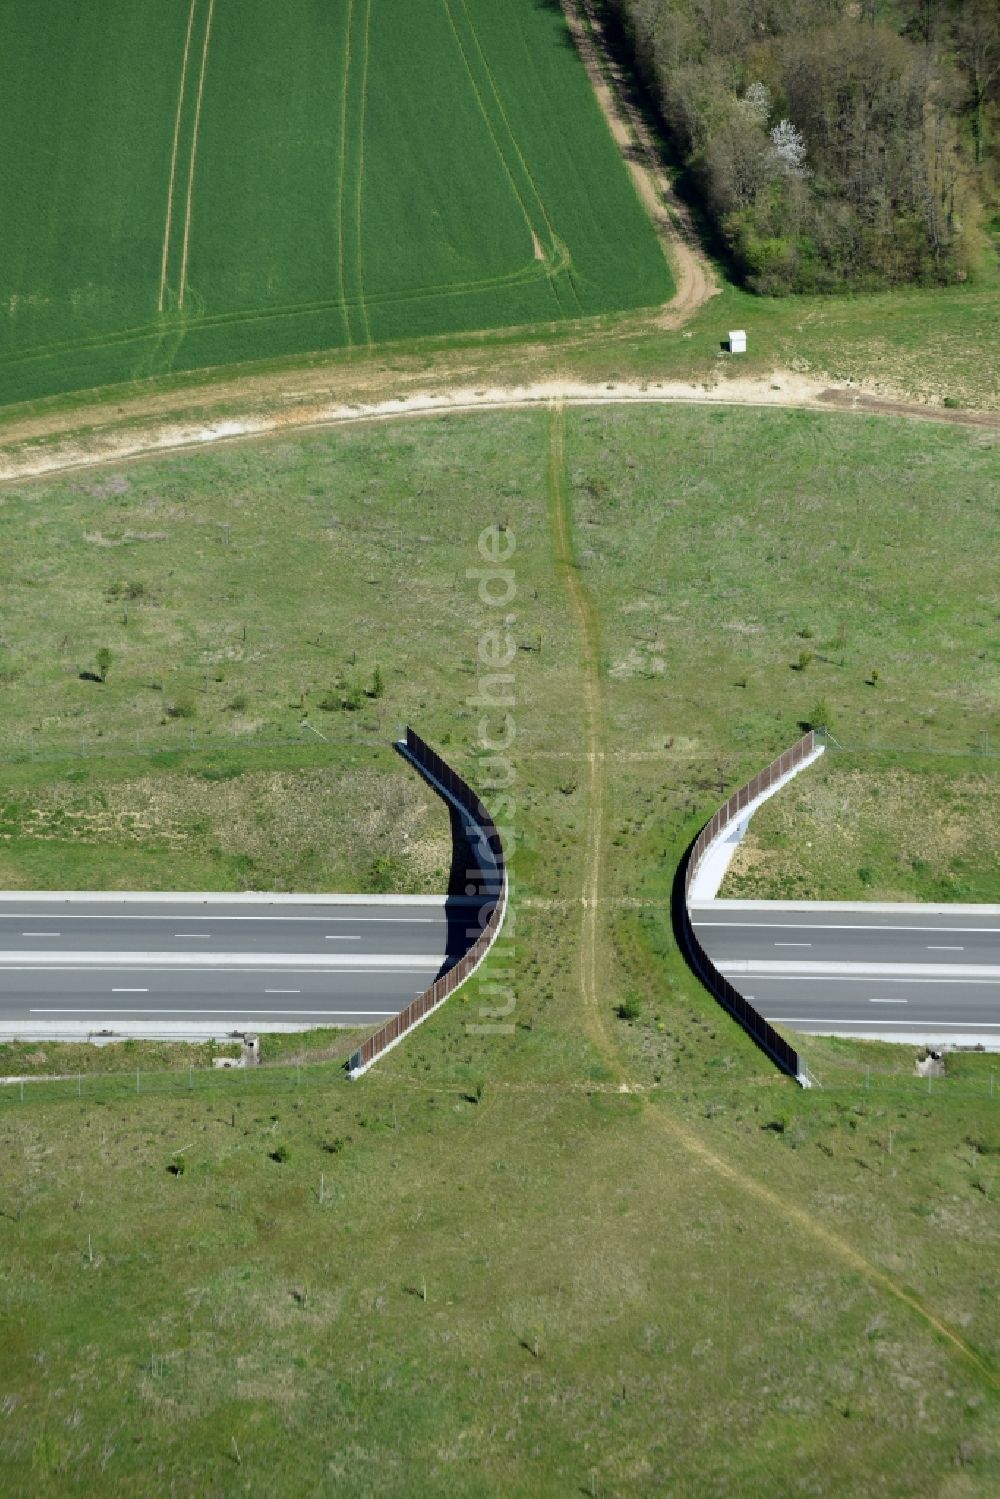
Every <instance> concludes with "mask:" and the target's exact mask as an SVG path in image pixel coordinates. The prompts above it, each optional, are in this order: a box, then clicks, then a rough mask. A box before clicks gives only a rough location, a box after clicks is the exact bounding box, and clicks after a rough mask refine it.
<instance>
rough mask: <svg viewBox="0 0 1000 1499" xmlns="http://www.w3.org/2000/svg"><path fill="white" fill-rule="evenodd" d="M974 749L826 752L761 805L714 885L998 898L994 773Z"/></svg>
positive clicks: (757, 895) (735, 890)
mask: <svg viewBox="0 0 1000 1499" xmlns="http://www.w3.org/2000/svg"><path fill="white" fill-rule="evenodd" d="M981 767H982V762H981V761H978V762H977V760H975V759H968V760H965V759H956V760H954V761H952V762H950V763H949V762H947V761H944V762H942V760H941V759H940V758H938V759H936V760H930V761H928V762H924V763H922V762H921V759H920V757H919V756H913V757H910V756H907V757H906V759H905V761H904V762H903V764H902V765H900V762H899V761H898V760H895V761H894V760H893V757H892V756H873V755H840V754H837V753H833V754H830V755H829V756H828V758H827V759H825V760H824V761H823V762H822V763H821V764H820V765H819V766H817V768H816V771H815V773H814V774H812V775H808V776H802V777H801V778H800V779H799V780H797V781H795V782H794V783H793V784H792V785H791V786H790V787H789V788H788V791H787V793H785V794H783V795H782V796H780V797H775V798H774V799H773V801H771V802H769V803H768V804H767V805H766V807H764V808H762V809H761V811H760V812H759V813H757V814H756V815H755V817H754V819H753V822H752V823H751V824H750V831H749V833H748V835H747V838H746V839H745V841H744V842H743V843H742V844H741V845H740V847H739V849H737V851H736V855H735V857H734V859H733V862H732V864H731V866H730V869H729V872H728V874H727V876H726V879H725V882H724V883H723V887H722V890H721V891H720V894H721V895H723V896H734V897H739V898H743V899H760V900H781V899H785V900H906V901H914V900H919V901H974V902H987V903H998V902H1000V776H998V774H997V772H996V770H995V769H987V770H985V771H984V770H983V769H982V768H981Z"/></svg>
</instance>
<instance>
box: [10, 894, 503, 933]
mask: <svg viewBox="0 0 1000 1499" xmlns="http://www.w3.org/2000/svg"><path fill="white" fill-rule="evenodd" d="M474 904H476V905H479V904H482V902H479V901H476V902H475V903H474ZM61 914H62V919H63V921H252V922H255V923H256V922H264V921H284V922H293V921H316V922H321V923H322V924H323V925H324V926H332V925H333V923H334V922H339V921H344V922H350V924H351V925H352V926H355V925H356V926H362V925H365V926H368V925H372V924H376V925H389V926H444V925H445V924H446V922H447V917H446V916H444V915H442V916H198V915H196V914H195V913H194V912H193V911H174V912H171V913H170V914H168V915H166V916H158V915H156V914H154V913H153V912H152V911H143V912H142V913H141V915H139V916H131V915H126V914H125V913H124V912H121V911H115V912H112V913H111V914H110V915H101V914H100V913H99V912H97V911H87V912H85V913H83V914H82V915H78V914H77V913H76V912H75V911H63V912H62V913H61ZM32 919H34V920H37V921H44V920H45V917H44V915H42V913H41V912H36V911H30V912H29V913H28V915H27V916H25V913H24V912H23V911H0V921H30V920H32ZM43 935H44V936H48V935H50V934H49V933H47V932H46V933H43ZM51 935H52V936H55V937H58V936H59V933H58V932H53V933H52V934H51Z"/></svg>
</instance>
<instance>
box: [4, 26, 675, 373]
mask: <svg viewBox="0 0 1000 1499" xmlns="http://www.w3.org/2000/svg"><path fill="white" fill-rule="evenodd" d="M40 8H41V10H43V11H44V13H45V15H44V22H43V21H42V19H41V17H40V16H39V7H37V6H26V5H24V4H23V3H20V0H0V22H2V27H3V36H4V46H3V50H2V54H0V87H2V92H3V98H4V108H3V111H2V114H0V195H2V199H3V204H4V210H3V214H2V218H0V402H12V401H18V400H24V399H30V398H33V397H37V396H41V395H47V394H49V393H54V392H60V391H67V390H74V389H81V388H86V387H90V386H96V385H100V384H107V383H114V382H119V381H128V380H132V379H135V378H142V377H146V376H150V375H154V374H162V373H166V372H169V371H183V370H191V369H197V368H202V367H205V366H209V365H221V364H228V363H230V362H238V361H243V360H248V359H261V358H270V357H275V356H287V355H294V354H298V353H302V352H305V351H312V350H319V349H326V348H353V349H367V348H369V347H370V346H372V345H373V344H377V343H381V342H382V341H385V340H394V339H400V338H405V337H409V336H412V335H416V334H435V333H444V332H453V331H456V330H463V329H465V330H468V329H477V328H489V327H497V326H510V325H522V324H529V323H539V322H544V323H551V322H554V321H558V320H561V319H565V318H573V317H579V316H580V315H581V314H591V313H599V312H605V311H610V310H620V309H625V308H636V307H643V306H650V305H653V304H656V303H658V302H661V301H663V300H664V299H665V298H666V297H668V296H669V294H670V290H671V283H670V277H669V273H668V270H667V267H666V263H665V261H664V258H663V255H662V252H661V250H660V247H659V245H658V242H657V240H656V237H655V234H654V232H653V229H652V226H651V225H650V223H649V221H648V219H647V217H646V216H645V214H644V212H643V210H642V208H641V206H640V204H639V201H638V199H637V197H636V195H635V192H634V190H633V187H632V185H631V183H630V181H629V178H628V175H627V172H626V169H625V166H624V164H623V162H622V160H621V157H620V154H619V152H618V150H617V148H616V146H615V145H614V143H613V141H612V139H611V136H610V133H609V131H608V129H607V126H606V124H605V122H604V120H603V118H602V116H601V113H600V110H599V107H598V105H597V102H596V100H595V98H594V96H593V93H592V91H591V88H590V85H589V83H588V81H587V77H586V74H585V72H584V70H583V67H582V64H581V63H580V60H579V58H578V56H577V55H576V53H575V51H574V50H573V47H572V44H571V41H570V38H569V34H568V32H567V30H566V28H565V24H564V22H563V20H562V16H561V13H560V12H559V10H558V7H556V6H552V5H539V4H538V3H536V0H410V3H408V4H406V5H399V4H392V5H387V4H384V3H377V0H331V3H329V4H326V5H322V6H317V5H315V4H313V3H311V0H285V3H283V4H281V5H280V6H275V5H273V4H270V3H267V0H239V3H238V4H237V3H236V0H103V3H102V4H101V5H100V6H86V7H79V6H65V5H62V4H60V3H59V0H43V3H42V5H41V7H40Z"/></svg>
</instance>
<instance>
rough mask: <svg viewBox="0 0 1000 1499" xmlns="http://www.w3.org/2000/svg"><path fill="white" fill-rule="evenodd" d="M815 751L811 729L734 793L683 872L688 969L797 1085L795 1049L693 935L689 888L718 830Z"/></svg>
mask: <svg viewBox="0 0 1000 1499" xmlns="http://www.w3.org/2000/svg"><path fill="white" fill-rule="evenodd" d="M815 748H816V735H815V734H814V733H813V731H812V730H811V729H810V731H809V733H808V734H803V736H802V738H801V739H800V740H799V741H798V743H796V744H793V745H792V747H791V749H787V750H785V752H784V754H783V755H779V756H778V758H777V760H773V761H772V762H771V764H770V765H768V766H767V768H766V769H765V770H761V771H758V773H757V774H756V775H755V776H754V777H753V779H752V780H750V781H747V783H746V785H745V786H741V787H740V788H739V790H738V791H734V792H733V794H732V796H731V797H730V798H729V800H728V801H726V802H725V803H724V804H723V805H722V806H721V807H720V808H719V810H718V811H717V812H716V813H715V815H714V817H712V819H711V821H710V822H707V823H706V824H705V826H704V827H703V828H702V830H701V832H700V833H699V834H698V837H697V838H696V839H695V841H694V844H693V845H692V848H691V852H690V854H689V855H688V861H687V868H686V869H685V872H684V910H683V923H684V939H685V942H686V944H687V949H688V957H689V959H690V961H691V966H692V967H693V968H694V970H695V972H696V973H697V974H698V977H699V978H700V979H701V981H702V983H703V984H704V985H705V987H706V989H708V990H709V991H710V992H711V993H712V994H714V996H715V998H716V999H717V1000H718V1001H719V1003H720V1004H721V1005H722V1006H723V1007H724V1008H725V1009H726V1010H728V1011H729V1013H730V1015H732V1016H733V1018H734V1019H735V1020H738V1021H739V1023H740V1025H742V1027H743V1029H744V1030H745V1031H746V1032H747V1034H748V1035H749V1036H751V1037H752V1038H753V1040H754V1041H756V1042H757V1045H758V1046H760V1047H761V1048H762V1049H763V1050H764V1051H766V1052H767V1053H768V1055H769V1056H770V1057H771V1058H772V1059H773V1060H774V1061H775V1062H777V1064H778V1066H779V1067H780V1068H781V1069H782V1070H783V1071H784V1072H788V1073H790V1074H791V1076H792V1077H794V1078H796V1079H798V1080H799V1081H800V1082H801V1081H803V1079H804V1077H805V1072H804V1069H803V1067H802V1064H801V1062H800V1061H799V1054H798V1052H797V1051H796V1050H795V1049H794V1047H791V1046H789V1044H788V1042H787V1041H786V1040H785V1038H784V1037H783V1036H779V1035H778V1032H777V1031H776V1030H775V1029H774V1027H773V1026H772V1025H770V1024H769V1022H768V1021H766V1020H765V1019H764V1017H763V1015H761V1014H760V1013H759V1011H757V1010H755V1009H754V1007H753V1005H752V1004H751V1003H750V1001H749V1000H747V999H745V998H744V997H743V995H742V994H741V993H740V992H739V990H738V989H734V988H733V985H732V984H731V983H730V982H729V980H728V979H727V978H726V977H725V975H724V974H721V973H720V972H719V970H718V969H717V968H716V966H715V964H714V963H713V962H712V960H711V958H710V957H709V956H708V954H707V953H706V952H705V949H704V948H703V947H702V945H701V943H700V942H699V941H698V938H697V936H696V935H695V931H694V927H693V925H692V923H691V913H690V910H689V907H688V898H689V896H690V892H691V884H692V882H693V880H694V877H695V874H696V873H697V871H698V866H699V865H700V863H701V861H702V859H703V858H704V857H705V851H706V849H707V848H708V846H709V844H710V843H712V842H714V840H715V839H716V838H717V837H718V835H719V834H720V833H721V832H722V830H723V829H724V828H726V827H728V825H729V824H730V823H731V822H732V821H733V820H734V819H735V818H738V817H739V815H740V813H741V812H743V811H744V809H745V808H746V807H748V806H749V805H750V803H751V802H752V801H753V800H754V799H755V798H756V797H758V796H760V795H761V793H762V792H764V791H769V790H770V788H771V787H772V786H773V785H774V783H775V782H776V781H780V780H781V778H782V776H786V775H787V774H788V772H789V771H790V770H794V768H795V766H796V765H801V763H802V761H803V760H805V759H807V758H808V756H809V755H811V754H812V753H813V751H814V749H815Z"/></svg>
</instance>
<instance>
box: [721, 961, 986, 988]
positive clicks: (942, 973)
mask: <svg viewBox="0 0 1000 1499" xmlns="http://www.w3.org/2000/svg"><path fill="white" fill-rule="evenodd" d="M715 966H716V968H718V970H719V972H720V973H729V974H744V975H749V974H754V975H756V976H757V977H761V978H763V977H768V978H783V977H788V978H810V979H812V978H843V979H851V978H856V977H860V978H863V979H869V978H880V979H881V978H884V979H893V978H898V979H909V980H913V981H916V982H920V981H923V982H927V983H941V982H947V983H993V982H1000V967H998V966H997V965H996V964H994V963H962V964H951V963H850V962H848V963H834V962H820V961H819V960H816V961H812V960H809V959H803V960H802V961H800V962H797V963H796V962H789V961H788V960H787V959H781V958H728V959H719V960H716V963H715Z"/></svg>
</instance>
